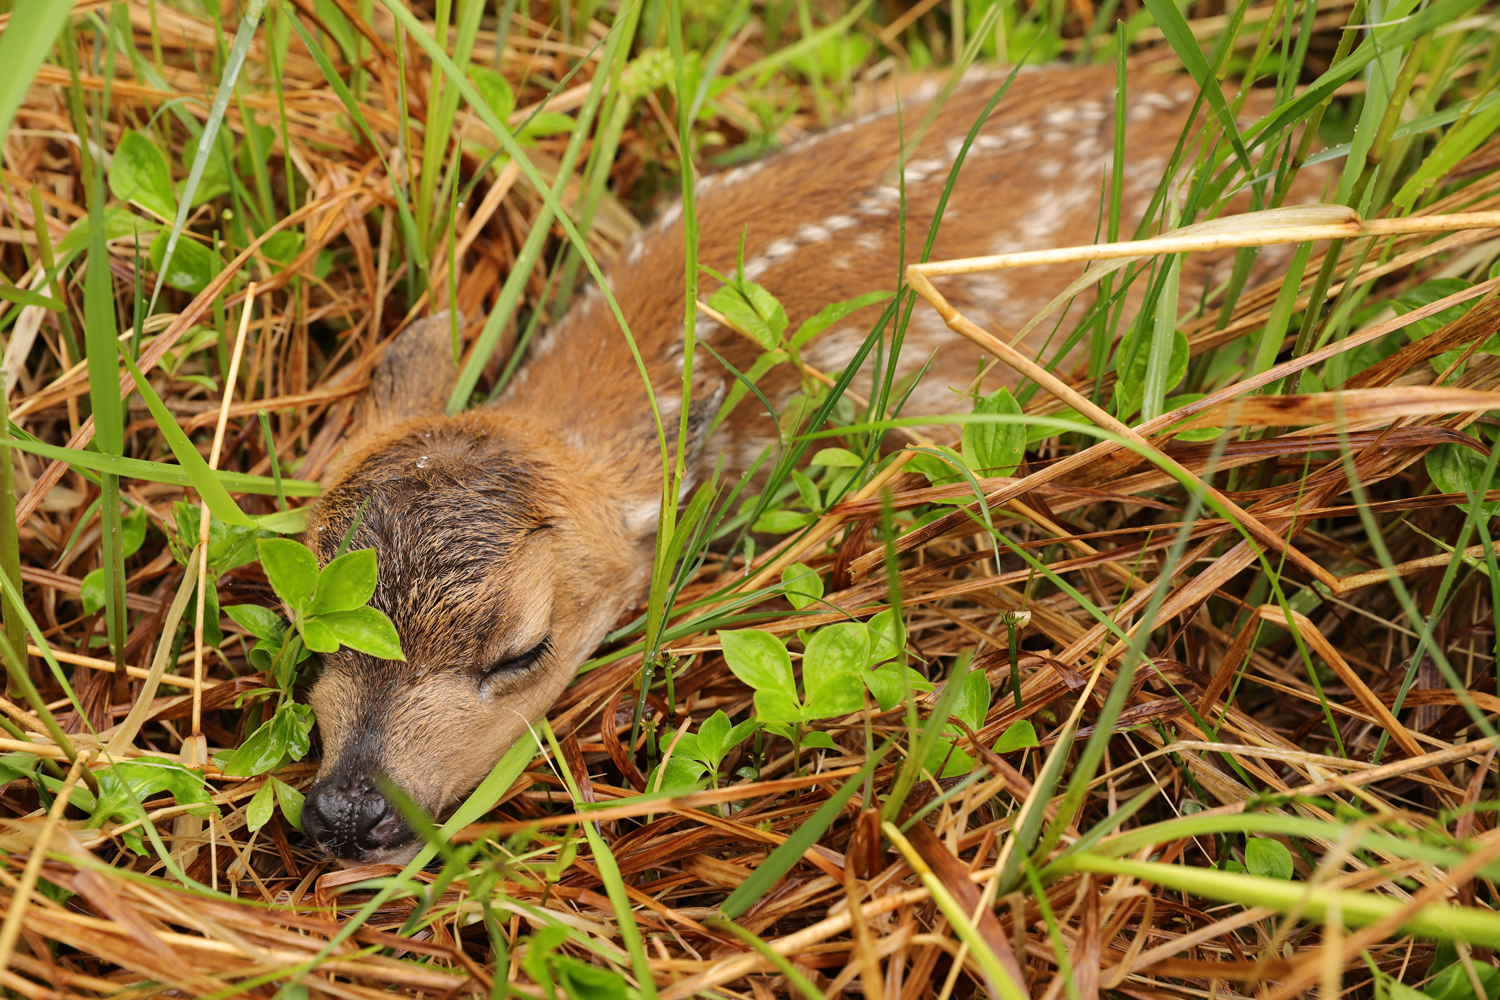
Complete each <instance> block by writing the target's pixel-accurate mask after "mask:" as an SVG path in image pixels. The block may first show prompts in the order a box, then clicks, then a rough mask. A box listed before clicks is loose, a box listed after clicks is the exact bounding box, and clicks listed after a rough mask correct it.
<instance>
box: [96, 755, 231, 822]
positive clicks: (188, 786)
mask: <svg viewBox="0 0 1500 1000" xmlns="http://www.w3.org/2000/svg"><path fill="white" fill-rule="evenodd" d="M94 773H95V774H96V775H97V776H98V779H99V797H98V799H97V800H96V801H95V803H94V809H93V815H92V816H90V817H89V822H88V825H89V826H90V827H92V828H97V827H101V826H103V825H104V824H105V823H107V822H110V821H122V820H127V819H133V818H135V817H137V816H138V815H139V814H140V811H139V805H138V804H139V803H143V802H145V801H146V800H147V799H149V798H151V797H153V796H155V795H159V794H160V793H162V792H168V793H170V794H171V796H172V798H174V799H176V800H177V804H178V805H180V806H182V807H184V808H185V809H187V811H188V812H190V813H192V814H193V815H195V816H210V815H213V814H215V813H217V812H218V809H217V808H216V807H215V806H214V804H213V798H212V796H211V795H210V793H209V791H208V789H207V788H206V787H204V784H203V776H202V775H200V774H198V773H196V772H194V771H190V770H188V769H187V768H185V767H183V766H182V765H181V764H177V763H175V762H173V761H169V760H164V759H162V758H160V757H137V758H136V759H135V760H131V761H120V762H119V763H116V764H113V765H111V766H109V767H106V768H104V769H102V770H99V771H96V772H94Z"/></svg>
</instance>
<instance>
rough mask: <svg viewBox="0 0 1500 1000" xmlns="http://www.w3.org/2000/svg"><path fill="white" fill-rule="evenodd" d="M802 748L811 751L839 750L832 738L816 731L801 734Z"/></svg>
mask: <svg viewBox="0 0 1500 1000" xmlns="http://www.w3.org/2000/svg"><path fill="white" fill-rule="evenodd" d="M802 747H803V749H811V750H837V749H838V748H839V747H838V744H837V743H835V742H833V737H832V736H829V735H828V734H827V733H824V732H819V731H818V730H816V729H814V730H813V731H812V732H808V733H803V734H802Z"/></svg>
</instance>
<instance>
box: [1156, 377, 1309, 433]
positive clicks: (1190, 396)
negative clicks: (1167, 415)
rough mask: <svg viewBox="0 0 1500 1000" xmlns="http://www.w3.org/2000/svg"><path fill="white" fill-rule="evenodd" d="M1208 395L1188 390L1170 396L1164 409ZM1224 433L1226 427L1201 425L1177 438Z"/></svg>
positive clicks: (1193, 401) (1163, 405)
mask: <svg viewBox="0 0 1500 1000" xmlns="http://www.w3.org/2000/svg"><path fill="white" fill-rule="evenodd" d="M1305 388H1306V384H1305V383H1304V389H1305ZM1206 395H1208V394H1207V393H1203V392H1186V393H1183V394H1182V395H1180V396H1172V397H1170V398H1168V399H1167V400H1166V401H1165V402H1164V403H1162V409H1163V410H1164V411H1171V410H1175V409H1177V408H1178V407H1179V406H1187V405H1188V404H1189V403H1196V402H1198V400H1200V399H1202V398H1203V397H1204V396H1206ZM1167 433H1171V430H1170V428H1169V429H1168V431H1167ZM1223 433H1224V428H1222V427H1199V428H1196V429H1194V430H1190V431H1181V432H1180V433H1178V435H1177V437H1176V438H1175V440H1178V441H1212V440H1214V439H1215V438H1217V437H1218V436H1219V435H1220V434H1223Z"/></svg>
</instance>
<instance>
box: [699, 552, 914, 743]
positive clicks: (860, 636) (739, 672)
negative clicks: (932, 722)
mask: <svg viewBox="0 0 1500 1000" xmlns="http://www.w3.org/2000/svg"><path fill="white" fill-rule="evenodd" d="M799 579H806V578H805V577H801V578H799ZM801 637H802V641H803V647H804V652H803V654H802V685H801V689H800V690H799V688H798V685H797V678H796V676H795V674H794V673H793V670H792V658H791V654H790V653H788V651H787V647H786V644H785V643H784V642H782V640H780V639H778V638H777V637H776V636H774V635H772V634H771V633H769V632H766V631H763V630H761V629H754V628H747V629H736V630H734V631H728V632H720V633H719V641H720V642H721V643H723V646H724V660H725V662H727V663H728V664H729V669H730V670H731V671H732V672H733V673H734V675H735V676H736V677H738V678H739V679H740V680H742V681H744V682H745V683H746V684H748V685H750V687H752V688H753V689H754V690H755V716H756V719H757V720H759V721H760V722H761V723H762V724H763V725H764V726H765V728H766V731H767V732H770V733H774V734H776V735H778V736H783V737H785V738H786V739H789V740H791V741H792V743H793V745H794V746H810V747H822V748H832V747H833V741H832V740H831V739H829V737H828V735H827V734H826V733H818V732H807V731H806V727H807V725H808V724H809V723H811V722H816V721H817V720H819V719H830V718H835V717H837V716H841V715H850V714H852V713H855V712H858V711H860V710H862V709H863V708H864V706H865V698H864V692H865V691H866V690H868V691H869V692H870V694H871V695H872V696H874V698H875V701H876V703H877V704H879V705H880V708H881V710H882V711H889V710H890V709H891V708H893V707H895V705H896V704H897V703H899V702H900V700H901V698H902V697H903V696H904V695H905V694H906V692H907V691H910V690H920V689H923V688H930V685H928V684H927V683H926V681H925V680H924V679H923V677H922V675H921V674H919V673H917V672H916V671H915V670H912V669H911V668H910V667H907V666H904V665H902V664H899V663H896V662H892V661H893V660H894V658H895V657H896V656H897V655H898V654H899V653H900V652H901V650H902V647H903V645H904V642H905V629H904V627H903V626H902V624H901V619H900V617H899V616H898V615H897V614H896V613H895V612H894V611H882V612H881V613H880V614H878V615H876V616H875V617H873V618H871V619H870V623H869V624H868V625H866V624H864V623H863V622H841V623H839V624H837V625H825V626H823V627H822V628H820V629H818V630H817V631H815V632H811V631H810V632H803V633H802V634H801Z"/></svg>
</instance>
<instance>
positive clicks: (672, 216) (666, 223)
mask: <svg viewBox="0 0 1500 1000" xmlns="http://www.w3.org/2000/svg"><path fill="white" fill-rule="evenodd" d="M681 218H682V202H680V201H674V202H672V204H670V205H668V206H667V209H666V211H664V212H662V213H661V218H659V219H657V220H656V228H658V229H670V228H671V227H673V226H675V225H677V222H678V220H680V219H681Z"/></svg>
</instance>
